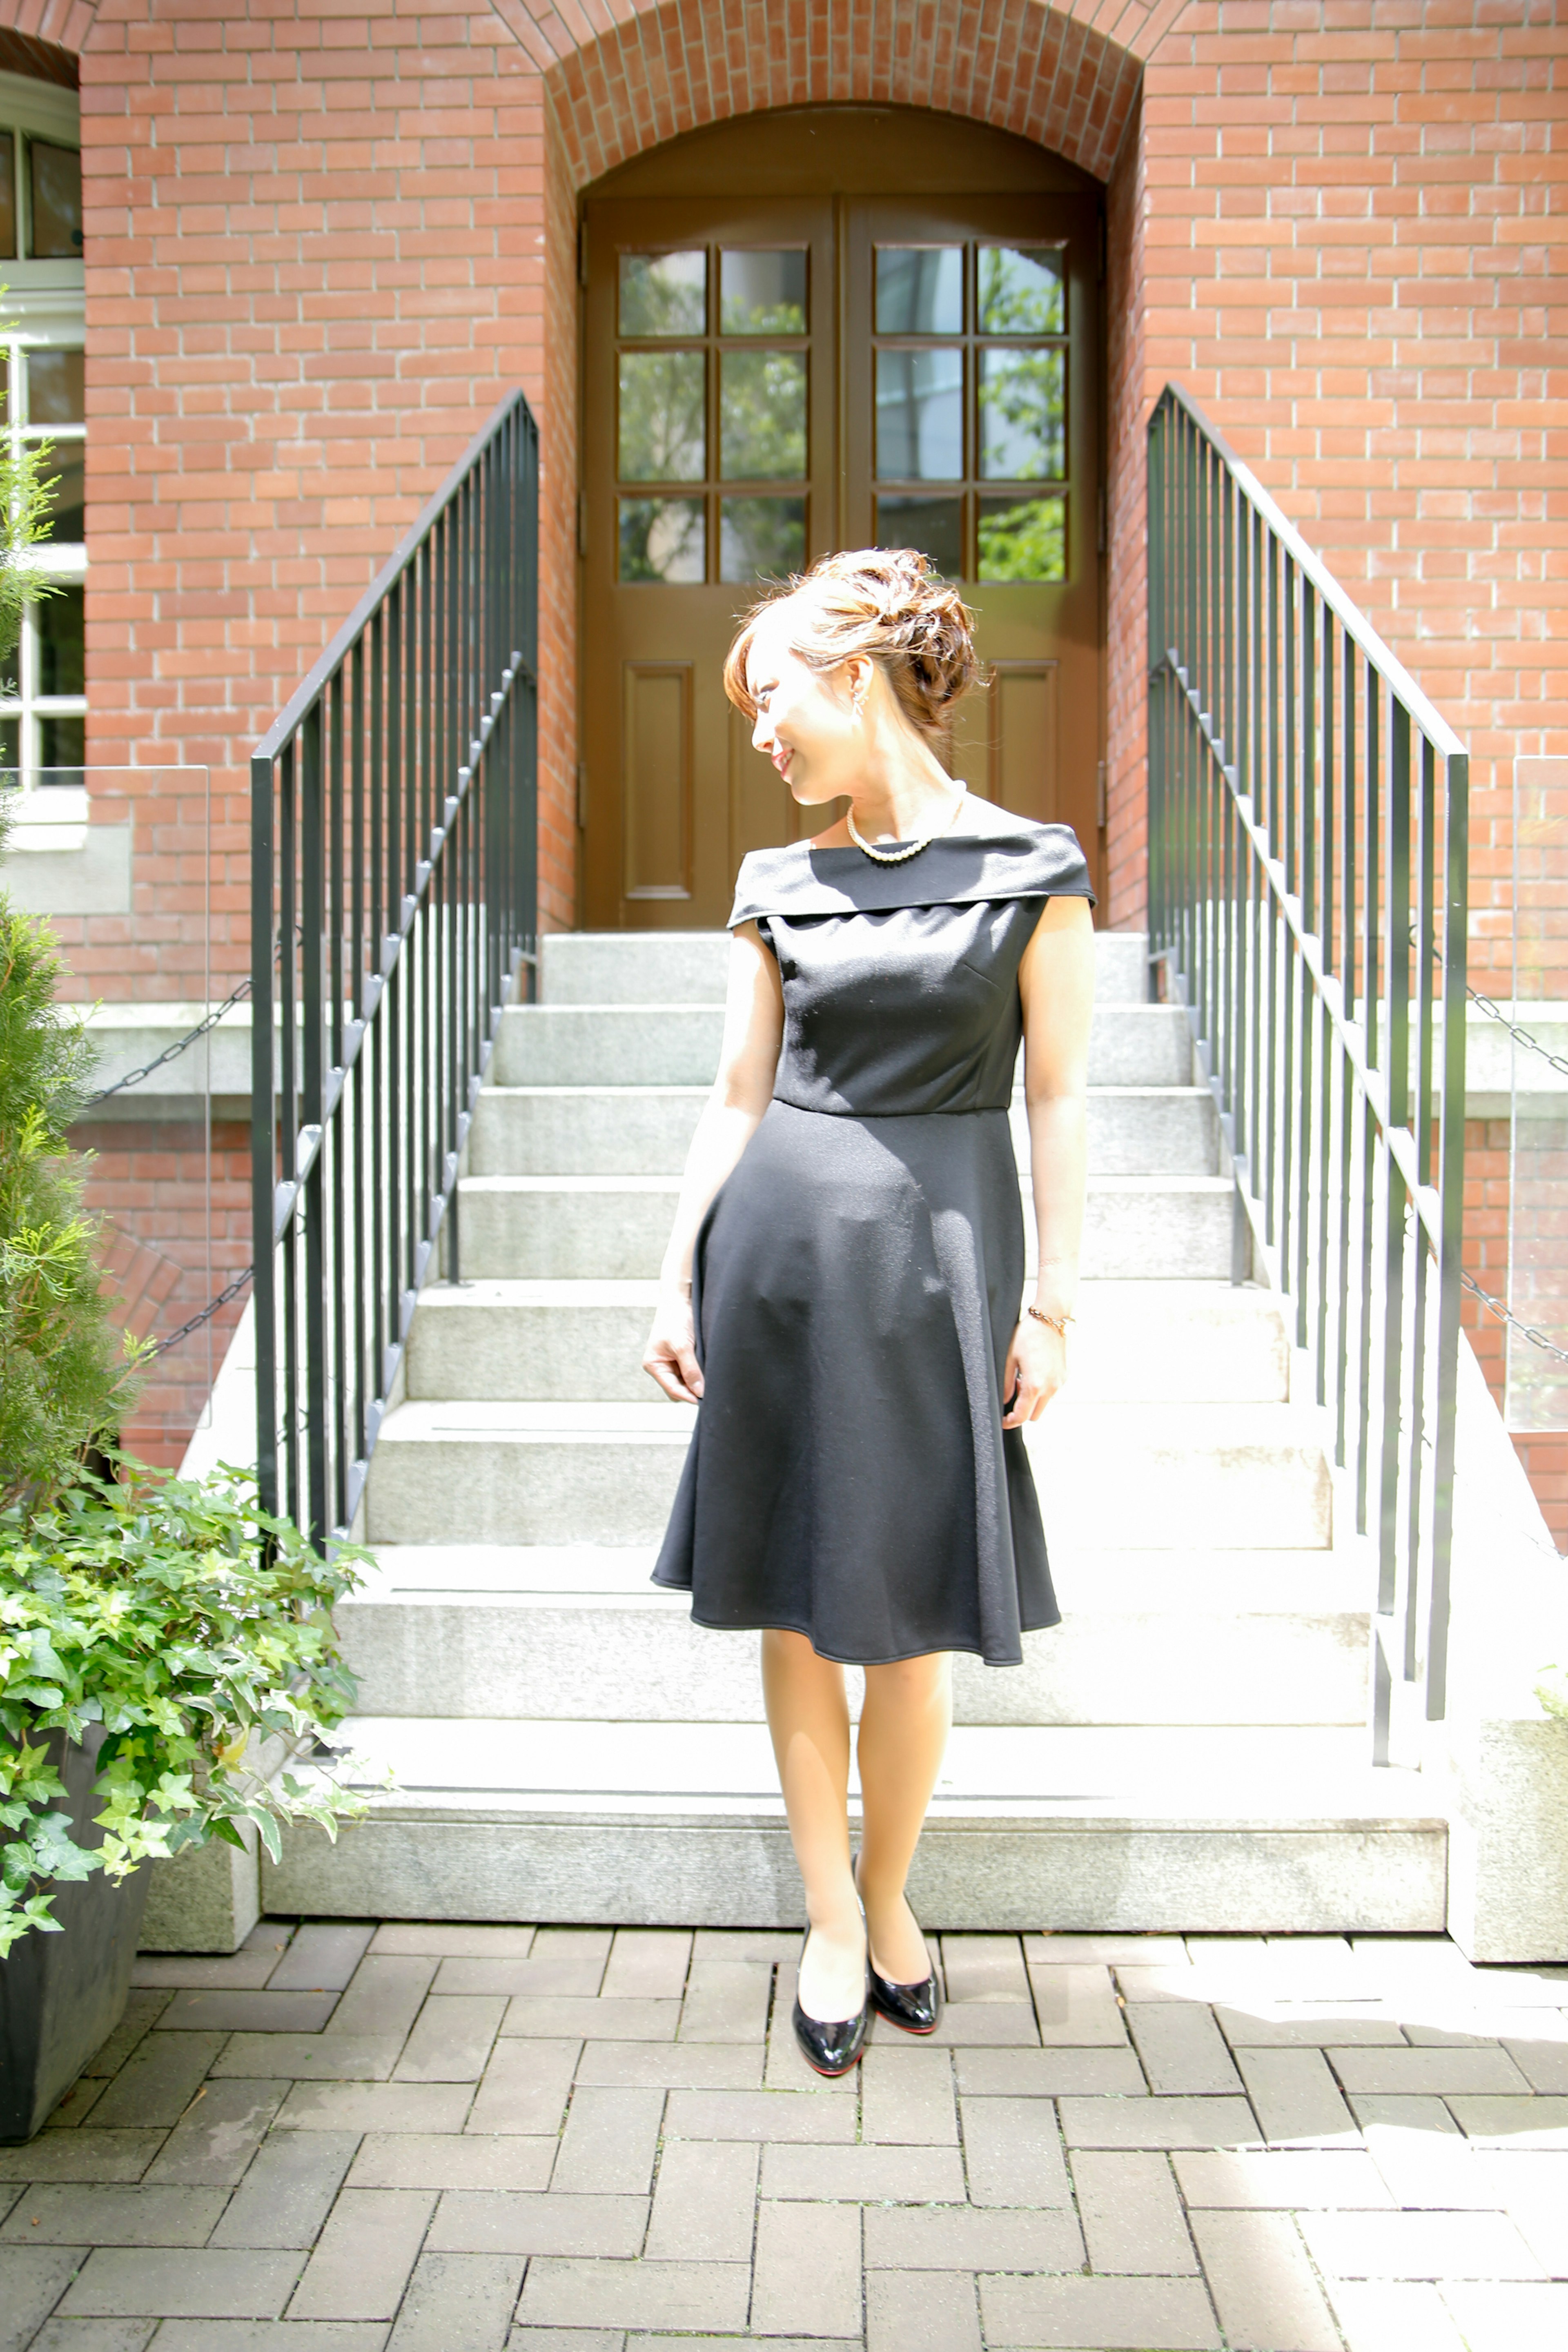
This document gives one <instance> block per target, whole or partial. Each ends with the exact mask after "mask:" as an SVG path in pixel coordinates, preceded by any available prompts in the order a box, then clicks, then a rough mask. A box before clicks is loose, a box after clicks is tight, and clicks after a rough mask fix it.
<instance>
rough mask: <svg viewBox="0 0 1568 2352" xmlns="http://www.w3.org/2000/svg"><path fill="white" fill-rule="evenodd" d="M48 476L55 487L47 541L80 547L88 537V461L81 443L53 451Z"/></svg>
mask: <svg viewBox="0 0 1568 2352" xmlns="http://www.w3.org/2000/svg"><path fill="white" fill-rule="evenodd" d="M44 476H45V479H46V480H50V479H52V480H53V481H54V485H55V487H54V488H53V489H52V490H51V491H50V493H49V517H48V521H47V525H46V527H45V530H44V537H45V538H46V539H58V540H63V541H66V543H67V544H68V545H75V544H78V543H79V541H82V540H85V539H86V537H87V457H86V453H85V451H84V450H83V448H82V446H81V443H80V442H79V441H68V442H66V443H65V444H64V446H61V447H59V448H57V449H53V450H51V451H50V453H49V456H48V457H47V459H46V460H45V463H44Z"/></svg>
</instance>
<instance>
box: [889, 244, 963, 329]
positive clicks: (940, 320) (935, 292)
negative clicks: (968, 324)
mask: <svg viewBox="0 0 1568 2352" xmlns="http://www.w3.org/2000/svg"><path fill="white" fill-rule="evenodd" d="M877 332H878V333H879V335H962V334H963V247H962V246H961V245H930V246H906V245H879V247H877Z"/></svg>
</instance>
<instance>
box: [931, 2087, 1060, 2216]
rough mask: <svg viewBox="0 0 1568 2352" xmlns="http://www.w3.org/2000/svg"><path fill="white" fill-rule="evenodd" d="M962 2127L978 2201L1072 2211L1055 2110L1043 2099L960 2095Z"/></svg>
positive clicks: (974, 2197)
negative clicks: (982, 2097)
mask: <svg viewBox="0 0 1568 2352" xmlns="http://www.w3.org/2000/svg"><path fill="white" fill-rule="evenodd" d="M958 2111H959V2119H960V2126H961V2128H962V2130H963V2157H964V2165H965V2168H966V2170H967V2172H968V2175H969V2194H970V2197H971V2200H973V2203H974V2204H976V2205H1009V2206H1011V2205H1043V2206H1061V2207H1066V2208H1068V2209H1070V2207H1071V2205H1072V2190H1071V2189H1070V2188H1069V2186H1068V2172H1067V2165H1066V2162H1065V2160H1064V2158H1063V2156H1062V2146H1061V2136H1060V2134H1059V2132H1058V2129H1057V2115H1056V2109H1055V2107H1054V2106H1053V2105H1051V2103H1050V2102H1049V2100H1047V2099H967V2098H965V2099H961V2100H960V2101H959V2103H958Z"/></svg>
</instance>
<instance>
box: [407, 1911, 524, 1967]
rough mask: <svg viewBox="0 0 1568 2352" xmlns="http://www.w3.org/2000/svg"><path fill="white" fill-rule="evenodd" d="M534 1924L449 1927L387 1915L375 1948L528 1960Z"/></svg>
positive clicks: (441, 1957)
mask: <svg viewBox="0 0 1568 2352" xmlns="http://www.w3.org/2000/svg"><path fill="white" fill-rule="evenodd" d="M535 1933H536V1930H535V1929H533V1928H532V1927H444V1926H442V1924H441V1923H440V1921H438V1920H435V1919H422V1920H413V1921H408V1920H402V1919H387V1920H384V1921H383V1922H382V1925H381V1926H380V1927H378V1928H377V1929H376V1931H375V1935H374V1938H373V1939H372V1942H371V1947H370V1948H371V1950H372V1951H373V1952H398V1953H414V1954H424V1955H426V1956H427V1957H428V1958H431V1959H433V1960H446V1959H492V1958H494V1959H509V1960H525V1959H527V1958H528V1955H529V1952H530V1950H531V1948H532V1945H533V1938H534V1935H535Z"/></svg>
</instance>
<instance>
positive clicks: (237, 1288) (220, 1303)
mask: <svg viewBox="0 0 1568 2352" xmlns="http://www.w3.org/2000/svg"><path fill="white" fill-rule="evenodd" d="M255 1272H256V1268H255V1267H254V1266H253V1265H247V1267H246V1269H245V1271H244V1273H243V1274H237V1275H236V1276H235V1277H234V1280H233V1281H232V1282H231V1283H230V1284H229V1285H228V1287H227V1288H226V1290H220V1291H219V1292H218V1295H217V1297H216V1298H212V1299H209V1300H208V1302H207V1304H206V1305H205V1307H203V1308H202V1311H201V1313H200V1314H199V1315H193V1316H192V1317H191V1319H190V1321H189V1322H188V1323H182V1324H181V1326H180V1328H179V1329H178V1330H177V1331H171V1332H170V1334H169V1336H168V1338H167V1339H160V1340H158V1341H157V1342H156V1343H155V1344H154V1346H153V1355H155V1356H161V1355H163V1353H164V1351H165V1349H169V1348H177V1347H178V1346H179V1344H180V1342H181V1340H182V1339H189V1338H190V1336H191V1333H192V1332H193V1331H199V1330H200V1329H201V1328H202V1325H203V1324H204V1323H210V1322H211V1321H212V1319H213V1317H214V1316H215V1315H218V1314H221V1313H222V1311H223V1309H224V1308H225V1307H226V1306H228V1304H229V1303H230V1301H231V1300H232V1299H236V1298H237V1297H239V1294H240V1292H241V1291H242V1290H243V1289H244V1288H245V1286H246V1284H247V1282H248V1281H249V1280H250V1277H251V1276H252V1275H253V1274H254V1273H255Z"/></svg>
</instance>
